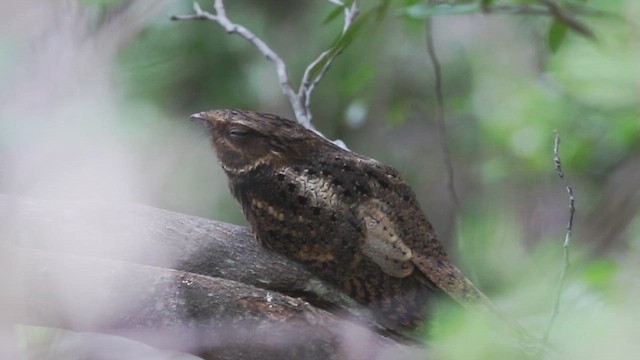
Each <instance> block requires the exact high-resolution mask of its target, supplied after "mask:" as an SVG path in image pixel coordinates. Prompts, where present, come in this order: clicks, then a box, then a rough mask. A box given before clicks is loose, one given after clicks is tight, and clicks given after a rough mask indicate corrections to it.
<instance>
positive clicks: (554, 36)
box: [549, 20, 568, 52]
mask: <svg viewBox="0 0 640 360" xmlns="http://www.w3.org/2000/svg"><path fill="white" fill-rule="evenodd" d="M567 29H568V28H567V25H565V24H564V23H562V22H560V21H558V20H554V21H553V23H551V27H550V28H549V49H551V51H553V52H556V51H558V49H559V48H560V45H562V42H563V41H564V39H565V38H566V37H567Z"/></svg>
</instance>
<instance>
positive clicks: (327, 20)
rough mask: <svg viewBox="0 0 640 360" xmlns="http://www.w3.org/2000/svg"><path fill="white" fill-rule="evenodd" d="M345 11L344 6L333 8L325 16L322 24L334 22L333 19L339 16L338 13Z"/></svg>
mask: <svg viewBox="0 0 640 360" xmlns="http://www.w3.org/2000/svg"><path fill="white" fill-rule="evenodd" d="M343 11H344V8H343V7H342V6H338V7H336V8H334V9H333V10H331V12H330V13H329V15H327V16H326V17H325V18H324V20H322V25H326V24H328V23H330V22H332V21H333V20H335V18H337V17H338V15H340V14H342V12H343Z"/></svg>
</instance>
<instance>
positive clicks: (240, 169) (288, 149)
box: [191, 109, 329, 174]
mask: <svg viewBox="0 0 640 360" xmlns="http://www.w3.org/2000/svg"><path fill="white" fill-rule="evenodd" d="M191 119H195V120H201V121H202V122H203V123H204V124H205V126H206V127H207V129H208V130H209V132H210V134H211V137H212V143H213V147H214V149H215V151H216V154H217V155H218V160H219V161H220V164H221V165H222V167H223V168H224V170H225V171H226V172H227V173H230V174H241V173H244V172H247V171H250V170H252V169H254V168H256V167H257V166H259V165H264V164H266V165H283V164H286V163H287V162H289V161H294V160H295V159H300V158H304V157H306V158H308V157H309V156H311V153H310V152H312V151H314V149H317V148H319V147H320V146H322V145H326V144H325V143H329V142H328V141H326V140H324V139H323V138H322V137H320V136H319V135H317V134H315V133H314V132H312V131H310V130H307V129H306V128H304V127H303V126H302V125H299V124H298V123H296V122H294V121H291V120H288V119H284V118H281V117H278V116H275V115H269V114H262V113H257V112H253V111H244V110H226V109H225V110H210V111H203V112H200V113H196V114H193V115H191Z"/></svg>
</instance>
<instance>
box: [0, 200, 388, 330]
mask: <svg viewBox="0 0 640 360" xmlns="http://www.w3.org/2000/svg"><path fill="white" fill-rule="evenodd" d="M0 238H2V239H3V240H2V243H0V244H5V245H6V244H10V245H12V246H21V247H29V248H37V249H42V250H49V251H56V252H63V253H68V254H73V255H77V256H90V257H95V258H103V259H114V260H120V261H127V262H133V263H138V264H144V265H150V266H156V267H161V268H171V269H177V270H183V271H188V272H192V273H196V274H202V275H208V276H213V277H220V278H224V279H227V280H232V281H236V282H240V283H243V284H246V285H251V286H256V287H260V288H263V289H266V290H270V291H275V292H280V293H282V294H286V295H290V296H294V297H302V298H304V299H306V300H308V301H309V302H311V303H312V304H313V305H314V306H316V307H320V308H326V309H330V310H331V311H332V312H334V313H337V314H340V316H341V317H346V318H349V319H354V320H357V321H358V322H362V323H366V324H367V325H368V326H369V327H372V328H374V329H376V330H377V331H379V332H381V333H385V334H386V330H384V329H383V328H382V327H381V326H379V325H377V324H375V323H373V322H371V320H370V319H371V318H372V317H371V316H370V314H369V312H368V310H366V309H364V308H362V307H361V306H358V305H357V304H356V303H355V302H354V301H353V300H352V299H350V298H349V297H347V296H346V295H344V294H343V293H341V292H340V291H338V290H336V289H335V288H333V287H332V286H331V285H328V284H326V283H324V282H322V281H321V280H319V279H318V278H316V277H314V276H313V275H311V274H310V273H309V272H308V271H307V270H306V269H305V268H304V267H302V266H301V265H299V264H298V263H296V262H293V261H291V260H289V259H287V258H285V257H284V256H281V255H279V254H277V253H274V252H271V251H268V250H266V249H265V248H263V247H261V246H260V245H259V244H258V243H257V242H256V241H255V239H254V238H253V236H252V235H251V233H250V231H249V230H248V229H247V228H244V227H240V226H235V225H230V224H225V223H220V222H216V221H211V220H206V219H202V218H198V217H194V216H188V215H184V214H179V213H174V212H171V211H166V210H160V209H155V208H151V207H147V206H141V205H122V204H106V203H94V202H86V201H77V202H72V201H55V200H43V199H33V198H25V197H15V196H8V195H0ZM1 263H2V262H1V261H0V264H1ZM388 335H394V334H388ZM394 336H395V335H394Z"/></svg>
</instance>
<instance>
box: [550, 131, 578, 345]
mask: <svg viewBox="0 0 640 360" xmlns="http://www.w3.org/2000/svg"><path fill="white" fill-rule="evenodd" d="M559 146H560V135H558V132H557V131H556V132H555V140H554V142H553V162H554V164H555V168H556V173H557V174H558V176H559V177H560V179H562V181H563V182H564V185H565V188H566V190H567V194H568V195H569V220H568V222H567V231H566V233H565V236H564V243H563V244H562V248H563V250H564V265H563V267H562V273H561V275H560V281H559V283H558V288H557V291H556V299H555V303H554V306H553V313H552V314H551V319H550V320H549V324H548V325H547V329H546V331H545V333H544V337H543V339H544V342H545V343H546V342H547V341H548V340H549V334H550V333H551V328H552V327H553V324H554V323H555V320H556V318H557V317H558V313H559V312H560V299H561V297H562V291H563V290H564V284H565V282H566V278H567V273H568V271H569V267H570V266H571V259H570V257H569V242H570V240H571V232H572V230H573V215H574V214H575V212H576V208H575V197H574V196H573V188H572V187H571V184H570V183H569V180H567V178H566V177H565V175H564V172H563V171H562V162H561V161H560V154H559Z"/></svg>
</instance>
